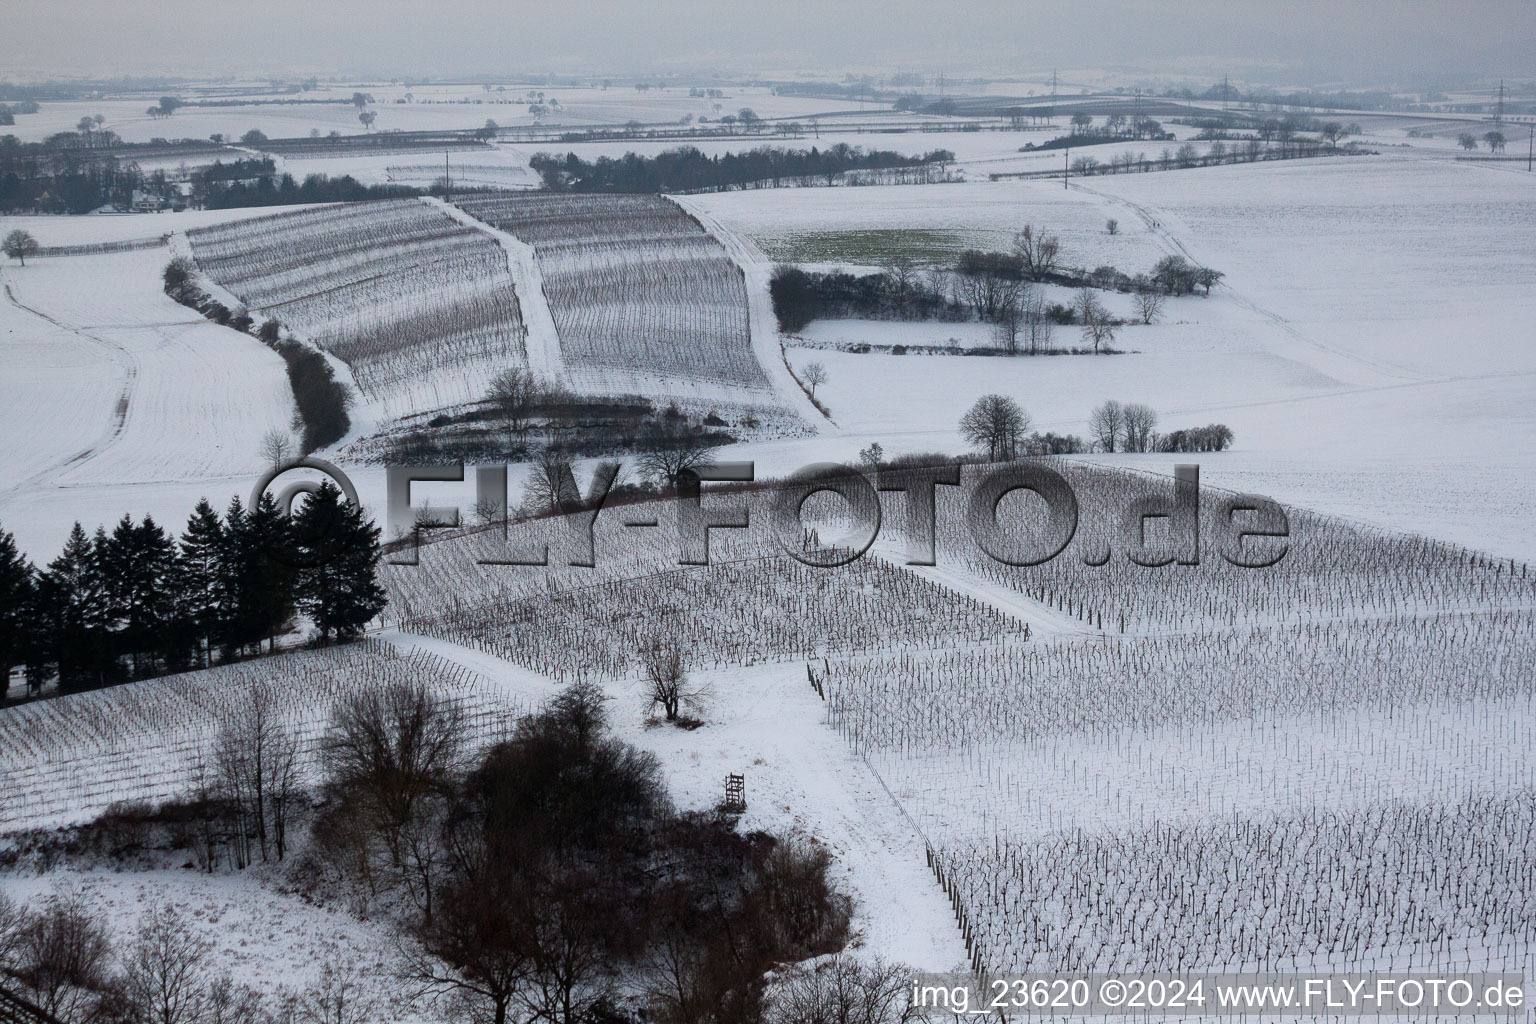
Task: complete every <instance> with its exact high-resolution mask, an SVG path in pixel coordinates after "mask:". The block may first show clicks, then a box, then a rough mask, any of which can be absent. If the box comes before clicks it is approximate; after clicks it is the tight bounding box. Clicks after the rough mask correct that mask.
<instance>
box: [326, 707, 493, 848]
mask: <svg viewBox="0 0 1536 1024" xmlns="http://www.w3.org/2000/svg"><path fill="white" fill-rule="evenodd" d="M463 736H464V729H463V713H462V711H461V709H460V708H459V705H458V704H456V703H454V702H453V701H451V700H438V699H437V698H436V697H434V696H433V695H432V693H431V691H429V690H428V689H427V687H426V686H425V684H422V683H395V684H393V685H391V686H388V687H386V688H384V689H382V690H369V691H366V692H361V693H356V694H353V695H351V696H349V697H347V698H346V699H345V700H342V701H340V702H339V703H338V704H337V705H336V707H335V709H334V710H333V711H332V714H331V724H330V728H329V730H328V731H327V733H326V737H325V741H324V744H323V748H322V750H323V757H324V763H325V769H326V778H327V782H328V784H329V786H330V787H331V789H332V790H333V791H334V792H335V793H336V794H337V795H338V796H340V797H341V799H342V800H343V801H344V802H345V804H346V806H347V807H348V809H349V810H350V812H351V813H352V814H353V815H354V816H355V817H356V819H357V820H358V821H359V823H360V825H361V827H363V828H364V829H365V830H366V831H367V832H368V833H369V834H372V835H376V836H377V837H379V839H380V840H381V841H382V842H383V843H384V844H385V846H386V848H387V850H388V853H389V858H390V864H391V865H393V866H395V867H400V866H403V865H406V864H407V863H408V862H409V851H408V850H407V849H406V841H407V838H408V836H407V831H408V829H409V828H410V826H411V824H412V822H413V821H416V820H417V818H418V815H419V814H420V812H421V811H422V809H423V808H424V806H425V805H426V804H427V802H428V800H429V798H431V797H433V796H435V795H441V794H444V793H446V792H447V791H448V790H449V788H450V786H451V783H452V781H453V780H454V779H455V778H457V777H458V775H459V774H460V773H461V772H462V770H463V768H464V747H463Z"/></svg>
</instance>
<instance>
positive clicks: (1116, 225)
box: [1104, 154, 1129, 235]
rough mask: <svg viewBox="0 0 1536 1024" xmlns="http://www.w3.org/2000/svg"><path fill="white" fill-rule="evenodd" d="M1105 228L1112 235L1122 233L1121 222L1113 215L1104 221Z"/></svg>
mask: <svg viewBox="0 0 1536 1024" xmlns="http://www.w3.org/2000/svg"><path fill="white" fill-rule="evenodd" d="M1125 155H1129V154H1125ZM1104 230H1105V231H1107V232H1108V233H1109V234H1111V235H1118V234H1119V233H1120V222H1119V221H1117V220H1115V218H1113V217H1111V218H1109V220H1107V221H1105V222H1104Z"/></svg>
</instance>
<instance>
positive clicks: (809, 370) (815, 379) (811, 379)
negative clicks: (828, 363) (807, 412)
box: [800, 363, 827, 398]
mask: <svg viewBox="0 0 1536 1024" xmlns="http://www.w3.org/2000/svg"><path fill="white" fill-rule="evenodd" d="M800 376H801V377H803V378H804V379H805V382H806V383H807V384H809V385H810V386H811V397H812V398H815V397H816V388H817V386H818V385H820V384H825V383H826V382H827V368H826V367H825V366H823V365H821V364H820V363H806V364H805V366H804V368H803V369H801V371H800Z"/></svg>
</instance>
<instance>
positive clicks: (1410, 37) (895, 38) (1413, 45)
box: [0, 0, 1536, 81]
mask: <svg viewBox="0 0 1536 1024" xmlns="http://www.w3.org/2000/svg"><path fill="white" fill-rule="evenodd" d="M1533 47H1536V2H1533V0H1326V2H1323V0H1184V2H1180V3H1168V2H1161V0H1119V2H1109V0H1073V2H1067V0H1029V2H1021V0H991V2H980V0H949V2H941V0H933V2H918V0H881V2H875V0H644V2H618V0H564V2H562V0H548V2H539V3H530V2H526V0H373V2H367V3H364V2H359V0H192V2H187V0H175V2H172V0H128V2H115V3H114V2H105V0H0V78H5V77H18V76H19V77H32V76H35V75H37V74H39V73H76V74H79V73H91V74H107V73H111V74H117V73H171V74H177V73H180V74H189V75H205V74H208V73H217V72H221V71H223V72H237V73H249V72H258V71H269V72H272V73H288V72H292V71H296V70H305V71H311V72H320V73H341V74H357V73H366V74H391V75H429V74H431V75H443V74H484V73H490V74H496V73H515V72H519V71H550V70H556V71H558V70H562V69H569V70H573V71H591V70H608V71H612V72H613V73H616V74H619V73H623V72H625V71H630V70H649V69H666V68H679V69H683V68H686V69H689V70H692V69H697V68H701V67H709V66H715V67H719V68H723V69H729V70H739V71H773V72H784V71H789V70H804V71H811V72H816V71H820V72H823V73H826V72H840V71H842V70H844V69H847V68H853V67H880V68H891V67H911V68H914V69H924V70H928V71H937V70H941V69H943V68H945V67H949V68H952V69H954V70H956V71H979V70H987V71H991V72H994V73H1007V72H1008V71H1010V70H1017V71H1032V70H1034V69H1037V68H1039V67H1042V66H1044V67H1050V66H1058V65H1059V66H1063V67H1071V66H1077V67H1084V66H1097V67H1104V66H1114V65H1128V66H1130V67H1131V68H1145V69H1157V70H1173V69H1176V68H1178V67H1181V66H1182V67H1187V68H1188V69H1189V70H1190V71H1192V72H1206V71H1219V70H1220V69H1221V68H1222V66H1223V64H1224V63H1231V64H1233V65H1234V68H1236V69H1241V68H1243V67H1246V68H1249V69H1257V68H1262V67H1264V66H1266V65H1267V66H1269V67H1270V68H1272V69H1273V72H1272V74H1273V78H1272V80H1273V81H1289V80H1294V79H1299V78H1302V77H1306V78H1313V79H1316V78H1319V77H1324V78H1326V77H1338V78H1359V77H1365V76H1366V75H1370V76H1379V75H1381V74H1388V75H1392V74H1396V75H1401V76H1404V77H1407V76H1410V75H1414V74H1419V73H1438V72H1445V71H1464V72H1470V73H1490V74H1503V75H1510V76H1514V77H1519V76H1522V75H1524V76H1530V77H1536V56H1533V53H1536V49H1533ZM1207 62H1209V63H1208V64H1207ZM1357 67H1358V68H1361V69H1364V70H1363V71H1362V72H1361V73H1360V74H1358V75H1356V74H1351V73H1350V72H1351V69H1353V68H1357ZM1254 77H1255V78H1256V79H1259V78H1262V77H1263V76H1262V75H1260V74H1258V73H1257V71H1255V72H1254Z"/></svg>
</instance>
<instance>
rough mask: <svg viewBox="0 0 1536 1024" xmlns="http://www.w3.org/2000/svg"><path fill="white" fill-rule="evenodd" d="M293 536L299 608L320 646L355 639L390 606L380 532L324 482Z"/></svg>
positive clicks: (303, 511)
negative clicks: (316, 631) (380, 569)
mask: <svg viewBox="0 0 1536 1024" xmlns="http://www.w3.org/2000/svg"><path fill="white" fill-rule="evenodd" d="M293 535H294V542H295V547H296V549H297V550H298V551H299V552H300V555H301V557H300V558H299V559H298V561H299V563H300V564H301V565H302V568H301V569H300V571H299V586H298V598H299V608H300V610H301V611H303V612H304V613H305V614H306V615H308V616H309V618H310V619H311V620H312V621H313V622H314V624H315V626H316V627H318V628H319V630H320V638H321V640H322V641H324V642H327V643H329V642H330V640H331V637H332V636H333V635H334V636H335V638H336V639H337V640H350V639H352V638H354V637H356V636H357V635H358V634H359V633H361V632H362V631H363V627H364V626H366V625H367V624H368V623H369V622H370V621H371V620H372V619H373V618H374V617H375V616H376V615H378V614H379V612H381V611H383V610H384V606H385V604H387V603H388V597H387V596H386V595H385V593H384V588H383V587H382V586H380V585H379V581H378V566H379V555H380V551H379V528H378V527H377V526H376V525H374V523H373V522H372V520H369V519H367V518H365V517H364V515H363V510H362V509H361V508H359V507H358V506H356V505H353V504H351V503H350V502H347V501H345V500H344V499H343V498H342V496H341V492H340V491H339V490H337V489H336V488H335V486H333V485H332V484H330V483H329V482H327V483H323V484H321V485H320V489H319V490H318V491H316V492H315V493H313V494H311V495H310V496H309V500H308V501H307V502H305V504H304V507H303V508H302V509H300V510H299V512H298V513H297V514H296V515H295V516H294V517H293Z"/></svg>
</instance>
